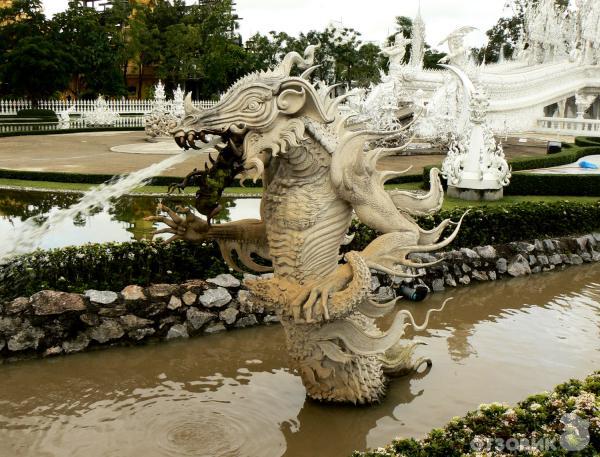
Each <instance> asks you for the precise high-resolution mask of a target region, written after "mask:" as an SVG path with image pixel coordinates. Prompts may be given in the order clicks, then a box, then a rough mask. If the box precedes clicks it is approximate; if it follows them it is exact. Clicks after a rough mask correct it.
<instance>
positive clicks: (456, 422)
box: [353, 372, 600, 457]
mask: <svg viewBox="0 0 600 457" xmlns="http://www.w3.org/2000/svg"><path fill="white" fill-rule="evenodd" d="M599 406H600V372H596V373H594V374H593V375H591V376H589V377H588V378H587V379H585V380H584V381H578V380H570V381H568V382H566V383H564V384H561V385H559V386H557V387H556V388H555V390H554V392H552V393H543V394H538V395H533V396H531V397H529V398H527V399H525V400H524V401H522V402H520V403H518V404H517V406H515V407H512V408H511V407H510V406H508V405H504V404H500V403H492V404H490V405H480V406H479V408H478V409H477V410H476V411H471V412H469V413H467V414H466V415H465V416H464V417H455V418H454V419H452V420H451V421H450V422H449V423H448V424H447V425H446V426H445V427H444V428H442V429H434V430H432V431H431V432H430V433H429V434H428V435H427V436H426V437H425V438H423V439H422V440H418V441H417V440H414V439H406V440H395V441H393V442H392V444H390V445H389V446H386V447H385V448H380V449H377V450H375V451H367V452H355V453H354V454H353V457H400V456H403V457H431V456H439V457H461V456H483V455H489V456H492V455H519V456H527V455H544V456H556V457H558V456H565V457H566V456H567V455H576V456H581V457H586V456H590V457H592V456H597V455H600V454H599V453H600V421H599V419H600V408H599ZM567 414H569V415H571V417H577V418H578V420H583V421H587V424H588V425H589V429H588V430H589V443H588V445H587V446H586V447H584V448H583V449H582V450H579V451H576V452H569V451H567V450H566V449H565V448H563V447H561V445H560V437H561V435H562V434H566V435H570V436H569V441H568V442H570V443H572V444H576V443H577V442H578V441H577V435H576V434H575V433H573V429H571V433H569V430H567V429H566V427H565V425H564V424H563V423H562V422H561V419H563V418H564V417H565V416H566V415H567ZM510 438H514V439H527V440H528V442H525V441H522V442H521V443H523V444H524V445H525V446H530V448H529V449H527V448H524V449H521V450H517V451H512V452H511V451H508V450H506V449H505V448H504V445H501V446H500V445H499V443H498V442H497V441H496V440H502V443H506V440H508V439H510ZM542 438H543V439H544V441H543V442H542V441H540V440H541V439H542ZM581 438H583V440H584V441H581V443H582V444H581V445H582V446H583V445H585V439H586V438H588V437H585V436H581ZM532 442H533V443H536V444H533V445H532ZM472 443H473V446H472ZM488 443H489V444H488ZM528 443H529V444H528ZM543 443H546V444H550V443H551V444H553V445H554V447H555V450H537V449H539V448H540V447H541V446H542V444H543ZM488 446H489V447H488ZM494 446H496V447H494ZM498 446H499V447H498ZM511 447H512V446H511ZM535 448H537V449H535ZM486 451H487V453H486ZM502 451H504V452H507V453H502Z"/></svg>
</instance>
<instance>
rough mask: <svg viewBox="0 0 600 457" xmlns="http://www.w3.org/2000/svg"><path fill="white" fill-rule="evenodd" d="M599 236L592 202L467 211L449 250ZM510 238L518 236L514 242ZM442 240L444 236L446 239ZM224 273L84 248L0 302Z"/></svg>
mask: <svg viewBox="0 0 600 457" xmlns="http://www.w3.org/2000/svg"><path fill="white" fill-rule="evenodd" d="M463 213H464V208H455V209H453V210H449V211H442V212H441V213H440V214H437V215H435V216H432V217H422V218H419V219H418V220H417V222H418V223H419V225H421V226H422V227H423V228H425V229H430V228H433V227H434V225H437V224H439V223H440V222H441V221H442V220H443V219H446V218H451V219H453V220H455V221H456V220H458V219H459V218H460V217H461V216H462V215H463ZM598 229H600V202H597V203H595V204H576V203H572V202H568V201H564V202H556V203H520V204H515V205H506V206H497V207H479V208H474V209H471V212H470V213H469V214H468V215H467V216H466V217H465V221H464V224H463V226H462V227H461V231H460V232H459V236H458V238H457V239H456V240H455V241H454V243H453V246H454V247H473V246H481V245H486V244H503V243H508V242H512V241H520V240H533V239H536V238H543V237H560V236H566V235H573V234H580V233H581V234H583V233H590V232H593V231H596V230H598ZM350 232H351V233H354V235H355V236H354V240H353V241H352V243H351V244H350V245H349V246H345V247H344V250H345V251H348V250H362V249H364V248H365V247H366V246H367V245H368V244H369V243H370V242H371V241H372V240H373V239H375V237H376V236H377V233H376V232H375V231H374V230H372V229H370V228H368V227H366V226H365V225H364V224H361V223H359V222H357V221H354V222H353V223H352V226H351V228H350ZM516 234H518V235H516ZM446 235H447V234H446ZM226 271H229V269H228V267H227V266H226V265H225V263H224V262H223V260H222V258H221V254H220V252H219V250H218V248H217V246H216V245H215V244H213V243H210V242H209V243H204V244H202V245H199V244H191V243H183V242H177V243H171V244H167V245H164V244H160V243H158V242H152V243H148V242H137V241H136V242H130V243H107V244H88V245H84V246H79V247H68V248H62V249H53V250H49V251H36V252H34V253H32V254H28V255H25V256H22V257H18V258H16V259H15V260H13V261H11V262H10V263H8V264H7V265H4V266H2V267H0V284H2V288H0V298H4V299H9V298H13V297H15V296H17V295H27V294H30V293H34V292H37V291H38V290H41V289H44V288H48V289H57V290H65V291H81V290H84V289H89V288H96V289H109V290H120V289H121V288H122V287H124V286H125V285H128V284H133V283H137V284H149V283H151V282H179V281H184V280H186V279H189V278H208V277H211V276H214V275H215V274H218V273H222V272H226Z"/></svg>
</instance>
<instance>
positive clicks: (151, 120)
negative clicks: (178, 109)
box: [144, 80, 179, 142]
mask: <svg viewBox="0 0 600 457" xmlns="http://www.w3.org/2000/svg"><path fill="white" fill-rule="evenodd" d="M167 105H168V104H167V98H166V95H165V86H164V85H163V83H162V82H161V81H160V80H159V81H158V84H156V86H155V88H154V100H153V103H152V111H151V112H150V113H149V114H147V115H145V116H144V125H145V131H146V136H147V138H146V140H147V141H150V142H156V141H160V140H171V138H172V136H171V133H170V132H171V129H172V128H174V127H175V126H177V123H178V121H179V119H178V118H177V117H176V116H175V115H174V114H173V113H172V112H171V111H170V110H169V107H168V106H167Z"/></svg>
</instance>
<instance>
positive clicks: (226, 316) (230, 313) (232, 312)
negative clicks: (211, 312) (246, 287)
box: [219, 308, 240, 325]
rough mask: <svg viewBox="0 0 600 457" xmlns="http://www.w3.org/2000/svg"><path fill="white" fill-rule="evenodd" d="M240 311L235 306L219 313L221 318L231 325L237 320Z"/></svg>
mask: <svg viewBox="0 0 600 457" xmlns="http://www.w3.org/2000/svg"><path fill="white" fill-rule="evenodd" d="M239 313H240V312H239V311H238V310H237V309H235V308H227V309H225V310H223V311H221V312H220V313H219V319H220V320H221V321H223V322H225V323H226V324H227V325H231V324H233V323H234V322H235V320H236V318H237V315H238V314H239Z"/></svg>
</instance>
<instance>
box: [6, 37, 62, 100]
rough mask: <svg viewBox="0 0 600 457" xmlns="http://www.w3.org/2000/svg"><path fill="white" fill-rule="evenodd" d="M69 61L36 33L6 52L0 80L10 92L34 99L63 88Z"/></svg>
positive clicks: (56, 46)
mask: <svg viewBox="0 0 600 457" xmlns="http://www.w3.org/2000/svg"><path fill="white" fill-rule="evenodd" d="M73 62H74V61H73V59H72V57H71V55H70V54H69V53H68V52H67V51H66V50H65V48H64V46H62V45H60V44H59V43H52V42H51V41H49V40H47V39H46V38H45V37H43V36H40V35H38V36H31V37H26V38H23V39H21V40H19V41H18V42H17V43H16V45H15V47H14V48H12V49H10V50H9V51H7V61H6V63H5V64H4V65H3V68H2V74H3V81H5V82H6V83H8V85H9V87H10V90H11V93H13V94H15V95H24V96H26V97H27V98H29V99H30V100H33V101H34V102H35V101H36V100H39V99H41V98H47V97H50V96H51V95H53V94H54V93H55V92H56V91H60V90H64V89H66V88H67V86H68V85H69V81H70V75H71V73H70V69H71V68H72V66H73Z"/></svg>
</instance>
